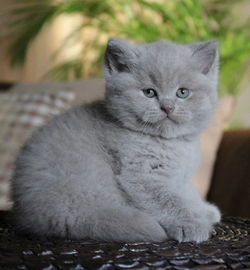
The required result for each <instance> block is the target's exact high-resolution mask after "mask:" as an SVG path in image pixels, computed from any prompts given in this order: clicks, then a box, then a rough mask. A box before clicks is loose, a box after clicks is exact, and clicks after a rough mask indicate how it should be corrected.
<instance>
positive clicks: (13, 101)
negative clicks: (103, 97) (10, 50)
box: [0, 85, 75, 210]
mask: <svg viewBox="0 0 250 270" xmlns="http://www.w3.org/2000/svg"><path fill="white" fill-rule="evenodd" d="M74 98H75V94H74V92H72V91H68V90H54V89H47V90H46V89H42V88H41V89H36V91H33V89H32V85H29V87H27V86H26V85H20V86H16V87H14V88H13V89H12V90H11V91H9V92H7V93H3V94H0V127H1V128H0V210H7V209H9V208H10V207H11V202H10V201H9V183H10V179H11V175H12V171H13V166H14V162H15V159H16V156H17V153H18V151H19V149H20V147H21V146H22V145H23V143H24V142H25V141H26V140H27V139H28V138H29V136H30V135H31V134H32V132H33V131H34V130H35V129H36V128H37V127H39V126H41V125H42V124H43V123H45V122H46V121H48V120H49V119H50V118H51V117H53V116H54V115H56V114H58V113H60V112H62V111H64V110H66V109H68V108H69V107H70V106H71V104H72V102H73V101H74Z"/></svg>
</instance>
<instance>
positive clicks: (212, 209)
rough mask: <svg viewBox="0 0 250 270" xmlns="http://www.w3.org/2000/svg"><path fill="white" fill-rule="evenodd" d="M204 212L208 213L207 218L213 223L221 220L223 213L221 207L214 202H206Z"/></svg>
mask: <svg viewBox="0 0 250 270" xmlns="http://www.w3.org/2000/svg"><path fill="white" fill-rule="evenodd" d="M204 213H205V214H206V218H207V220H208V221H210V222H211V223H212V224H216V223H218V222H220V220H221V213H220V211H219V209H218V208H217V207H216V206H215V205H213V204H210V203H206V210H205V211H204Z"/></svg>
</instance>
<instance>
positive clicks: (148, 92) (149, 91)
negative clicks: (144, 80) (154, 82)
mask: <svg viewBox="0 0 250 270" xmlns="http://www.w3.org/2000/svg"><path fill="white" fill-rule="evenodd" d="M142 91H143V94H144V95H145V96H146V97H148V98H153V97H156V96H157V92H156V91H155V90H154V89H153V88H148V89H143V90H142Z"/></svg>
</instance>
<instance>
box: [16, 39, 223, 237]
mask: <svg viewBox="0 0 250 270" xmlns="http://www.w3.org/2000/svg"><path fill="white" fill-rule="evenodd" d="M218 58H219V56H218V50H217V42H216V41H208V42H201V43H193V44H188V45H181V44H176V43H171V42H164V41H160V42H155V43H148V44H143V45H136V44H132V43H130V42H127V41H125V40H120V39H110V40H109V42H108V45H107V50H106V59H105V60H106V63H105V78H106V98H105V100H104V101H101V102H97V103H93V104H90V105H83V106H80V107H77V108H75V109H73V110H71V111H69V112H67V113H65V114H62V115H60V116H57V117H55V118H54V119H53V120H52V121H50V122H49V123H48V124H47V125H46V126H44V127H42V128H41V129H40V130H38V131H37V132H36V133H35V134H34V135H33V137H32V138H31V139H30V140H29V141H28V142H27V143H26V145H25V146H24V147H23V149H22V150H21V152H20V154H19V157H18V159H17V161H16V171H15V174H14V177H13V185H12V191H13V199H14V201H15V202H14V210H13V211H14V215H15V217H16V221H17V224H18V226H19V227H20V229H22V230H25V231H28V232H32V233H35V234H38V235H46V236H60V237H68V238H77V239H85V238H90V239H96V240H108V241H110V240H111V241H164V240H166V239H170V238H171V239H176V240H178V241H180V242H181V241H196V242H201V241H204V240H207V239H208V237H209V233H210V232H211V230H212V228H213V225H214V224H215V223H217V222H219V221H220V212H219V210H218V209H217V208H216V207H215V206H214V205H212V204H209V203H207V202H204V201H202V200H201V198H200V196H199V195H198V193H197V192H196V191H195V190H194V188H193V186H192V185H191V183H190V180H191V177H192V175H193V173H194V171H195V169H196V167H197V163H198V156H199V134H200V132H201V131H202V130H203V129H204V128H205V127H206V125H207V123H208V121H209V119H210V116H211V114H212V112H213V109H214V107H215V104H216V100H217V91H216V87H217V86H216V85H217V75H218Z"/></svg>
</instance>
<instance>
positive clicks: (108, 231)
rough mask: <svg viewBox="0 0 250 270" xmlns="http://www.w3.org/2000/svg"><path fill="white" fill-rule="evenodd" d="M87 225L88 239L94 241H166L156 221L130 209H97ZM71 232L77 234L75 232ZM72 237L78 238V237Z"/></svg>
mask: <svg viewBox="0 0 250 270" xmlns="http://www.w3.org/2000/svg"><path fill="white" fill-rule="evenodd" d="M88 223H89V224H88V228H89V229H88V230H89V232H88V234H89V237H90V238H92V239H95V240H104V241H119V242H120V241H128V242H132V241H153V242H161V241H164V240H166V239H167V235H166V233H165V231H164V229H163V228H162V227H161V226H160V224H159V223H158V222H157V221H156V220H154V219H153V218H152V217H151V216H149V215H147V214H144V213H142V212H140V211H138V210H136V209H133V208H130V207H122V206H120V207H117V208H109V209H98V210H96V211H94V212H92V214H91V217H90V218H89V220H88ZM79 225H80V224H79ZM84 226H85V225H84V224H83V229H84ZM83 231H84V230H83ZM73 232H74V233H76V234H77V230H74V231H73ZM72 236H73V237H76V238H80V237H79V235H72Z"/></svg>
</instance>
